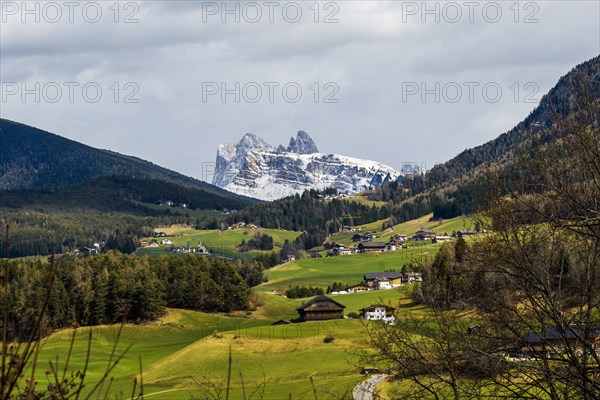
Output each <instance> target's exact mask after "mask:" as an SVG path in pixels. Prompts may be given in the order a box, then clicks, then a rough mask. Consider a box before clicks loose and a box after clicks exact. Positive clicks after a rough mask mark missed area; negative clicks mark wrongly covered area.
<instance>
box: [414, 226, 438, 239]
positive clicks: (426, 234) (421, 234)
mask: <svg viewBox="0 0 600 400" xmlns="http://www.w3.org/2000/svg"><path fill="white" fill-rule="evenodd" d="M436 236H437V233H435V231H434V230H433V229H421V230H420V231H417V233H415V234H414V235H413V240H430V239H433V238H435V237H436Z"/></svg>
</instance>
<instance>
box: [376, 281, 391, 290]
mask: <svg viewBox="0 0 600 400" xmlns="http://www.w3.org/2000/svg"><path fill="white" fill-rule="evenodd" d="M373 284H374V286H375V289H378V290H387V289H392V288H393V286H392V282H390V280H389V279H387V278H378V279H375V281H374V282H373Z"/></svg>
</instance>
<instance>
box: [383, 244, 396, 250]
mask: <svg viewBox="0 0 600 400" xmlns="http://www.w3.org/2000/svg"><path fill="white" fill-rule="evenodd" d="M385 251H396V245H395V244H394V243H391V242H390V243H388V244H387V245H386V246H385Z"/></svg>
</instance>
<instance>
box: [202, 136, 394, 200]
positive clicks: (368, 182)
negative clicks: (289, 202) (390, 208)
mask: <svg viewBox="0 0 600 400" xmlns="http://www.w3.org/2000/svg"><path fill="white" fill-rule="evenodd" d="M401 176H402V174H401V173H400V172H399V171H397V170H395V169H394V168H392V167H389V166H387V165H384V164H381V163H378V162H375V161H368V160H361V159H358V158H352V157H346V156H340V155H335V154H323V153H319V150H318V149H317V146H316V144H315V142H314V141H313V139H312V138H311V137H310V136H309V135H308V133H306V132H304V131H299V132H298V135H297V136H296V138H295V139H294V138H293V137H292V138H291V140H290V144H289V145H288V146H287V147H284V146H282V145H279V146H278V147H277V148H273V147H271V146H270V145H269V144H268V143H267V142H265V141H264V140H263V139H261V138H259V137H258V136H256V135H254V134H252V133H248V134H246V135H244V137H242V139H241V140H240V141H239V142H238V143H225V144H222V145H220V146H219V148H218V150H217V161H216V169H215V175H214V177H213V182H212V183H213V185H216V186H219V187H221V188H223V189H226V190H229V191H231V192H234V193H238V194H243V195H245V196H249V197H254V198H257V199H261V200H275V199H279V198H282V197H286V196H289V195H292V194H295V193H301V192H303V191H304V190H306V189H311V188H312V189H325V188H327V187H334V188H336V189H338V190H339V191H340V192H342V193H346V194H350V193H356V192H360V191H362V190H365V189H368V188H369V187H370V186H374V185H376V184H381V183H383V182H387V181H390V180H396V179H398V178H400V177H401Z"/></svg>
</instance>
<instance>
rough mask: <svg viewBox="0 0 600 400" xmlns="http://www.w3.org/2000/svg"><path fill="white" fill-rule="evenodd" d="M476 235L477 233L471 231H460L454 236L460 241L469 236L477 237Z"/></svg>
mask: <svg viewBox="0 0 600 400" xmlns="http://www.w3.org/2000/svg"><path fill="white" fill-rule="evenodd" d="M478 233H479V232H477V231H472V230H460V231H458V232H456V236H458V238H460V239H464V238H467V237H469V236H473V235H477V234H478Z"/></svg>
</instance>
